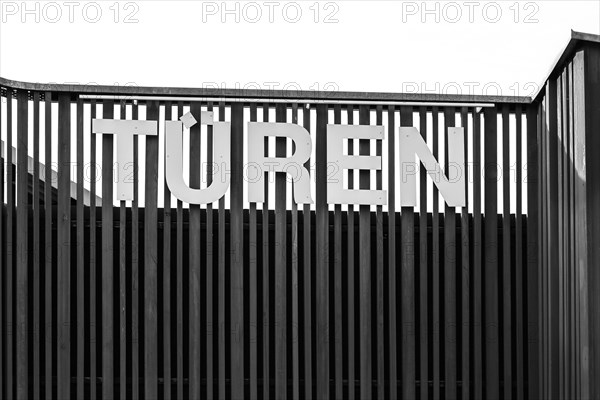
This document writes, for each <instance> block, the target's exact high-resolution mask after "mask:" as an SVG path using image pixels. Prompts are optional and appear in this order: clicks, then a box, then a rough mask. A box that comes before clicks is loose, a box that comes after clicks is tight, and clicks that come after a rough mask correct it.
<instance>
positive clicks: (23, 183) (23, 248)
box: [8, 90, 69, 399]
mask: <svg viewBox="0 0 600 400" xmlns="http://www.w3.org/2000/svg"><path fill="white" fill-rule="evenodd" d="M27 96H28V94H27V92H26V91H23V90H20V91H18V92H17V221H16V222H17V227H18V229H17V236H16V243H17V264H16V267H17V286H16V302H17V304H16V306H17V307H16V313H17V325H16V340H17V347H16V362H17V368H16V373H17V376H16V378H17V395H16V398H17V399H27V398H28V397H29V379H28V378H29V373H28V368H29V355H28V353H29V351H28V347H29V340H28V332H29V331H28V329H29V318H28V314H29V313H28V309H27V307H28V302H29V301H28V297H29V293H28V292H29V290H28V284H29V276H28V263H29V254H28V253H29V240H28V235H29V229H28V228H29V227H28V214H29V208H30V204H29V199H28V197H29V196H28V193H27V192H28V187H27V186H28V185H27V178H28V175H29V171H28V170H27V157H28V154H27V148H28V132H27V129H28V126H27V125H28V115H27V114H28V111H29V103H28V100H27ZM62 122H63V123H64V120H63V121H62ZM61 128H64V129H67V128H68V125H67V126H66V127H65V126H64V125H62V126H61ZM61 133H64V132H61ZM68 143H69V142H68V141H67V144H68ZM8 151H12V148H9V149H8ZM59 151H60V150H59ZM63 161H64V160H63ZM63 172H64V170H63ZM61 205H63V206H64V204H61ZM61 232H62V233H64V230H61ZM66 238H68V236H66ZM63 260H64V259H63ZM67 267H68V264H67ZM61 271H62V272H65V271H64V270H61ZM64 276H65V277H68V275H64ZM66 282H67V285H68V281H66ZM60 283H65V281H59V285H60ZM63 288H64V287H63ZM63 301H64V302H65V303H66V302H67V301H68V298H66V299H65V298H64V294H63V295H62V296H61V295H60V294H59V305H60V306H61V308H60V309H59V310H61V311H65V309H64V308H63V307H64V304H65V303H63ZM65 317H66V319H65V321H68V311H66V314H65ZM67 343H68V342H67Z"/></svg>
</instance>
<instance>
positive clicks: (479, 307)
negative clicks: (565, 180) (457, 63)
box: [473, 110, 484, 399]
mask: <svg viewBox="0 0 600 400" xmlns="http://www.w3.org/2000/svg"><path fill="white" fill-rule="evenodd" d="M481 161H482V160H481V113H480V112H478V111H477V110H474V111H473V171H474V173H473V397H474V398H476V399H481V398H483V344H482V342H483V334H484V329H483V301H482V299H483V291H482V289H483V287H482V283H483V279H482V278H483V277H482V275H483V268H484V260H483V258H482V254H483V245H484V243H483V235H482V233H483V232H482V228H483V227H482V220H481V175H482V172H483V170H482V162H481Z"/></svg>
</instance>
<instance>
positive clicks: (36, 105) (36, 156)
mask: <svg viewBox="0 0 600 400" xmlns="http://www.w3.org/2000/svg"><path fill="white" fill-rule="evenodd" d="M0 125H1V124H0ZM0 176H2V174H0ZM41 188H42V185H41V184H40V92H34V93H33V184H32V190H33V349H32V352H33V398H34V399H40V370H41V368H40V331H41V329H42V321H41V319H40V306H41V303H40V268H41V266H42V258H41V254H40V253H41V250H42V244H41V243H40V241H41V236H40V216H41V214H40V193H41ZM0 199H2V197H0ZM0 226H1V225H0ZM0 229H1V228H0ZM1 240H2V239H1V238H0V242H1ZM79 246H81V247H83V246H82V244H79ZM0 258H1V257H0ZM0 299H2V291H1V290H0ZM1 302H2V300H0V304H1ZM82 307H83V305H82ZM0 310H1V306H0ZM1 315H2V313H1V311H0V316H1ZM1 320H2V319H1V317H0V321H1ZM81 326H82V329H83V321H81ZM0 347H2V345H1V344H0ZM1 359H2V351H1V350H0V360H1ZM0 364H2V363H1V362H0ZM1 375H2V367H1V365H0V376H1ZM1 387H2V378H0V388H1ZM1 393H2V389H0V395H1Z"/></svg>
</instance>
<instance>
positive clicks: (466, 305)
mask: <svg viewBox="0 0 600 400" xmlns="http://www.w3.org/2000/svg"><path fill="white" fill-rule="evenodd" d="M460 115H461V125H462V127H463V128H464V135H465V136H464V140H465V142H464V154H465V165H464V167H463V168H464V169H463V171H462V174H463V175H464V177H465V182H466V184H465V201H466V202H465V206H464V207H462V210H461V211H462V212H461V224H460V229H461V232H460V240H461V243H462V254H461V255H462V263H461V265H462V268H461V269H460V271H461V292H462V294H461V300H462V312H461V324H460V327H461V329H460V335H461V338H462V349H461V350H462V351H461V353H462V354H461V381H462V393H461V394H462V396H461V397H462V399H463V400H469V399H470V398H471V368H470V366H471V354H470V352H469V350H470V345H471V336H470V330H471V318H470V298H471V296H470V291H471V267H470V265H471V264H470V262H469V256H470V254H469V253H470V248H471V245H470V241H469V235H470V232H469V182H471V181H470V179H469V121H468V115H469V114H468V113H467V108H466V107H463V108H462V109H461V114H460ZM457 328H458V327H457ZM457 334H458V329H457Z"/></svg>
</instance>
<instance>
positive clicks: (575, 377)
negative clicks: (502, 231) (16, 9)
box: [567, 62, 580, 398]
mask: <svg viewBox="0 0 600 400" xmlns="http://www.w3.org/2000/svg"><path fill="white" fill-rule="evenodd" d="M567 72H568V78H567V85H568V92H567V96H568V111H567V113H568V116H569V128H568V129H569V154H568V156H567V157H568V159H569V160H570V162H569V178H570V185H569V215H570V223H569V229H570V240H569V247H570V249H571V254H570V258H569V263H570V265H576V264H575V262H576V261H575V260H576V253H577V252H576V245H575V232H576V230H575V219H576V217H575V215H576V211H575V163H574V160H575V154H574V143H575V138H574V129H573V127H574V110H573V103H574V97H573V63H572V62H571V63H569V65H568V68H567ZM570 269H571V276H572V280H571V285H570V287H571V293H572V299H571V300H572V302H571V335H572V336H571V337H572V338H573V339H572V343H571V345H572V349H573V354H572V363H573V369H572V374H571V379H572V381H573V382H574V387H573V393H572V397H574V398H577V397H578V396H579V384H578V383H579V366H580V364H579V351H578V349H579V330H578V323H579V319H578V313H577V310H578V301H577V299H578V297H577V294H578V287H579V282H578V274H577V268H570Z"/></svg>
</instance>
